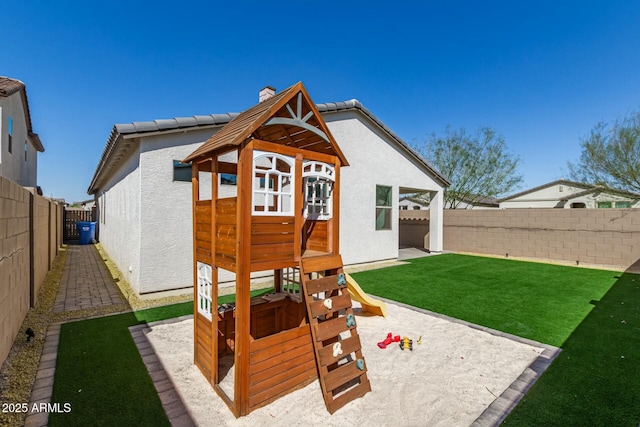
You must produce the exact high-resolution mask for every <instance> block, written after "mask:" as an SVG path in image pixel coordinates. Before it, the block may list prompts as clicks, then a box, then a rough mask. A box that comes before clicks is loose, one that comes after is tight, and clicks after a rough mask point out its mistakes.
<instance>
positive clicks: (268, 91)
mask: <svg viewBox="0 0 640 427" xmlns="http://www.w3.org/2000/svg"><path fill="white" fill-rule="evenodd" d="M275 94H276V88H274V87H271V86H265V87H263V88H262V89H260V102H262V101H266V100H267V99H269V98H271V97H273V95H275Z"/></svg>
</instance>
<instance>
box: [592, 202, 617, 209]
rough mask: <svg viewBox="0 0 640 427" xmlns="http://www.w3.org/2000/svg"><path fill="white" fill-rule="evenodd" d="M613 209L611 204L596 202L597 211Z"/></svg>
mask: <svg viewBox="0 0 640 427" xmlns="http://www.w3.org/2000/svg"><path fill="white" fill-rule="evenodd" d="M607 204H608V205H609V206H605V205H607ZM612 207H613V202H610V201H609V202H604V201H603V202H596V208H598V209H611V208H612Z"/></svg>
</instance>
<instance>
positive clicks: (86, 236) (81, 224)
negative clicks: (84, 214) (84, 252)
mask: <svg viewBox="0 0 640 427" xmlns="http://www.w3.org/2000/svg"><path fill="white" fill-rule="evenodd" d="M76 227H78V233H80V244H81V245H88V244H89V243H91V241H92V240H95V238H96V223H95V222H91V221H78V222H76Z"/></svg>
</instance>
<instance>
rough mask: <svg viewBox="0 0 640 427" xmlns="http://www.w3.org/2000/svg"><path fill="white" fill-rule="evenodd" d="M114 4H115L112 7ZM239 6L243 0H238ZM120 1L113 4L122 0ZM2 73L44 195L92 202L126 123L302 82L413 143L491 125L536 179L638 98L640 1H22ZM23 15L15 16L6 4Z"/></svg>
mask: <svg viewBox="0 0 640 427" xmlns="http://www.w3.org/2000/svg"><path fill="white" fill-rule="evenodd" d="M110 3H113V4H110ZM232 3H233V4H232ZM114 4H115V5H114ZM3 10H4V13H5V16H4V17H3V19H2V25H0V40H1V41H2V43H0V45H1V46H2V55H1V56H0V75H5V76H8V77H12V78H16V79H19V80H22V81H23V82H24V83H25V84H26V85H27V93H28V96H29V104H30V108H31V116H32V120H33V126H34V131H35V132H37V133H38V134H39V135H40V138H41V140H42V142H43V144H44V146H45V150H46V151H45V152H44V153H42V154H40V156H39V160H38V161H39V165H38V183H39V185H40V186H41V187H42V188H43V190H44V193H45V195H47V196H53V197H63V198H65V199H66V200H67V201H78V200H85V199H88V198H89V196H88V195H87V194H86V190H87V187H88V186H89V183H90V181H91V178H92V176H93V173H94V171H95V168H96V166H97V164H98V161H99V159H100V156H101V154H102V150H103V149H104V145H105V143H106V140H107V138H108V136H109V133H110V132H111V129H112V127H113V125H114V124H116V123H130V122H132V121H144V120H153V119H163V118H171V117H182V116H193V115H202V114H211V113H224V112H239V111H242V110H244V109H246V108H248V107H250V106H252V105H253V104H255V103H256V102H257V96H258V91H259V90H260V89H261V88H262V87H264V86H265V85H271V86H274V87H276V88H277V89H284V88H285V87H287V86H289V85H290V84H292V83H295V82H297V81H300V80H302V81H303V82H304V84H305V85H306V87H307V89H308V90H309V93H310V95H311V97H312V98H313V100H314V101H315V102H318V103H321V102H332V101H344V100H348V99H352V98H356V99H358V100H359V101H361V102H362V103H363V104H364V105H365V106H366V107H367V108H368V109H369V110H371V111H372V112H373V113H374V114H375V115H376V116H377V117H378V118H379V119H381V120H382V121H383V122H384V123H385V124H386V125H387V126H389V127H390V128H391V129H393V130H394V131H395V132H396V133H397V134H398V135H399V136H400V137H401V138H403V139H404V140H405V141H407V142H409V143H412V144H413V143H416V142H419V141H421V140H424V139H425V137H426V136H427V135H429V134H431V133H434V132H435V133H436V134H442V133H443V132H444V130H445V128H446V126H447V125H450V126H451V127H453V128H461V127H464V128H466V129H467V130H469V131H474V130H475V129H477V128H478V127H480V126H490V127H492V128H494V129H495V130H496V131H497V132H498V133H500V134H502V135H504V137H505V139H506V142H507V146H508V149H509V151H510V152H511V153H513V154H516V155H518V156H519V157H520V158H521V160H522V163H521V166H520V170H519V171H520V173H522V174H523V175H524V185H523V187H522V188H528V187H532V186H536V185H540V184H543V183H545V182H548V181H552V180H555V179H559V178H562V177H563V176H564V173H565V172H566V162H567V161H573V160H575V159H577V157H578V155H579V148H580V139H581V138H583V137H585V136H586V135H587V134H588V133H589V131H590V130H591V128H593V126H594V125H595V124H596V123H598V122H599V121H605V122H611V121H613V120H615V119H616V118H617V117H619V116H622V115H625V114H627V113H629V112H631V111H634V110H637V109H638V108H640V79H639V78H638V75H640V74H639V70H640V2H632V1H626V2H623V1H598V2H590V1H575V2H574V1H562V2H557V1H548V2H547V1H538V2H514V1H483V2H478V1H471V0H468V1H452V0H440V1H421V2H419V1H415V2H414V1H405V2H378V1H339V2H338V1H328V0H298V1H277V0H273V1H270V2H264V1H255V2H254V1H241V0H240V1H236V2H213V1H203V2H187V1H185V2H164V1H155V2H143V1H136V0H133V1H127V2H115V1H114V2H80V1H77V2H69V1H58V2H49V1H27V0H15V1H13V0H10V1H8V2H7V4H5V5H4V7H3ZM6 14H8V16H7V15H6Z"/></svg>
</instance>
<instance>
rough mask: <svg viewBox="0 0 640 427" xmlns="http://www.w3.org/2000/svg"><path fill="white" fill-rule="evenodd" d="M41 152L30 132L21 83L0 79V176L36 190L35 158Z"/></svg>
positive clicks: (26, 106)
mask: <svg viewBox="0 0 640 427" xmlns="http://www.w3.org/2000/svg"><path fill="white" fill-rule="evenodd" d="M43 151H44V147H43V146H42V142H40V138H39V137H38V134H36V133H34V132H33V126H32V124H31V114H30V112H29V102H28V100H27V90H26V88H25V85H24V83H22V82H21V81H20V80H15V79H11V78H9V77H2V76H0V176H2V177H5V178H8V179H10V180H11V181H13V182H15V183H17V184H19V185H21V186H23V187H37V181H38V177H37V171H38V157H37V154H38V152H43Z"/></svg>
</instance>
